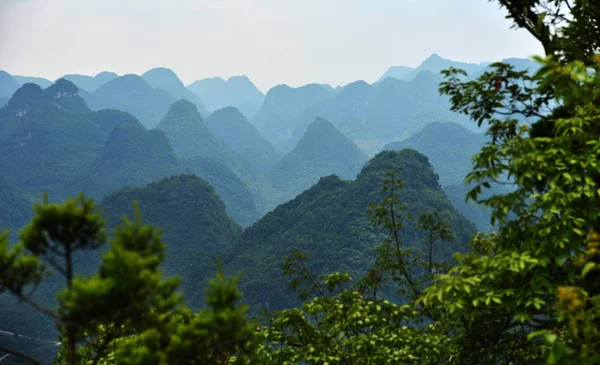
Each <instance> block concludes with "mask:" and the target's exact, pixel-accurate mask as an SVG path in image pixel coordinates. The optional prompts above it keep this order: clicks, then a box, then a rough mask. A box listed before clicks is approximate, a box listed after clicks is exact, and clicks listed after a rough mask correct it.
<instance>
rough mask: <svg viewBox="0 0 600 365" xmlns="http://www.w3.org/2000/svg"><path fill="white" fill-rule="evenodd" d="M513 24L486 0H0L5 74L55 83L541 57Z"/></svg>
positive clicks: (364, 75) (317, 73)
mask: <svg viewBox="0 0 600 365" xmlns="http://www.w3.org/2000/svg"><path fill="white" fill-rule="evenodd" d="M511 24H512V23H511V21H510V20H507V19H505V13H504V11H503V10H501V9H500V8H499V6H498V5H497V2H496V1H493V2H489V1H488V0H0V69H1V70H5V71H7V72H9V73H10V74H13V75H25V76H39V77H45V78H48V79H51V80H55V79H57V78H59V77H60V76H62V75H64V74H68V73H79V74H86V75H95V74H97V73H99V72H101V71H113V72H116V73H117V74H119V75H123V74H128V73H134V74H142V73H144V72H145V71H147V70H149V69H151V68H154V67H168V68H170V69H172V70H173V71H175V72H176V73H177V75H178V76H179V78H180V79H181V80H182V81H183V82H184V83H185V84H186V85H187V84H189V83H191V82H193V81H195V80H199V79H203V78H207V77H214V76H220V77H223V78H228V77H230V76H234V75H247V76H248V77H250V79H251V80H252V81H253V82H254V83H255V84H256V85H257V86H258V87H259V89H261V90H263V91H266V90H268V89H269V88H270V87H272V86H275V85H277V84H287V85H290V86H300V85H304V84H307V83H312V82H318V83H328V84H331V85H333V86H337V85H345V84H347V83H349V82H352V81H355V80H365V81H367V82H374V81H376V80H377V79H378V78H379V77H380V76H381V75H382V74H383V73H384V72H385V71H386V70H387V69H388V68H389V67H390V66H411V67H416V66H418V65H419V63H420V62H421V61H423V60H424V59H425V58H427V57H428V56H430V55H431V54H432V53H437V54H439V55H440V56H442V57H444V58H448V59H452V60H455V61H462V62H475V63H478V62H481V61H497V60H501V59H503V58H508V57H530V56H532V55H535V54H541V53H542V48H541V47H540V46H539V44H538V42H537V41H535V40H534V39H533V37H531V36H530V35H529V34H528V33H527V32H525V31H522V30H514V29H510V27H511Z"/></svg>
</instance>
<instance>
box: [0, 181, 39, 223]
mask: <svg viewBox="0 0 600 365" xmlns="http://www.w3.org/2000/svg"><path fill="white" fill-rule="evenodd" d="M34 201H35V199H34V198H33V196H32V195H30V194H28V193H27V192H25V191H23V190H22V189H19V188H18V187H16V186H14V185H12V184H10V183H9V182H8V181H6V180H5V179H4V178H3V177H2V176H0V232H4V230H6V229H10V230H11V231H12V232H13V233H16V232H18V231H19V230H20V229H21V228H23V227H24V226H25V224H26V223H27V222H29V219H31V216H32V214H33V210H32V206H33V203H34Z"/></svg>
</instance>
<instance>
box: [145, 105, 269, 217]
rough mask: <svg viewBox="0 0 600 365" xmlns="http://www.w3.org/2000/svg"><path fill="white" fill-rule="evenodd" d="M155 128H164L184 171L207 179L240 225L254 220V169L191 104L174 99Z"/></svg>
mask: <svg viewBox="0 0 600 365" xmlns="http://www.w3.org/2000/svg"><path fill="white" fill-rule="evenodd" d="M156 129H159V130H161V131H164V132H165V134H166V135H167V137H168V138H169V140H170V141H171V145H172V146H173V151H175V155H177V156H178V157H179V158H180V159H181V160H182V163H183V164H184V165H185V166H186V168H187V170H186V171H188V172H191V173H194V174H196V175H198V176H200V177H202V178H204V179H205V180H207V181H209V182H210V183H211V184H212V185H213V186H214V187H215V189H216V190H217V193H219V194H222V195H221V198H222V199H223V200H224V201H225V204H226V205H227V211H228V213H229V214H230V215H231V217H233V218H234V219H235V220H236V221H237V222H238V223H240V224H243V225H247V224H249V223H251V222H253V221H254V220H256V218H257V217H258V213H257V212H256V208H255V205H254V201H255V200H254V199H255V198H257V197H258V189H259V188H258V187H257V185H256V184H257V183H256V177H255V172H254V170H253V169H252V167H251V165H250V164H249V162H248V161H246V160H245V159H244V158H242V157H241V156H240V155H238V154H237V153H236V152H234V151H233V150H232V149H231V148H229V147H228V146H227V145H226V144H225V142H223V141H221V140H219V139H218V138H217V137H215V135H214V134H212V132H211V131H210V130H209V129H208V128H207V127H206V125H205V124H204V121H203V120H202V116H201V115H200V113H199V112H198V109H197V108H196V106H195V105H194V104H192V103H191V102H189V101H187V100H179V101H177V102H176V103H174V104H173V105H171V107H170V108H169V112H168V113H167V114H166V115H165V117H164V118H163V119H162V120H161V121H160V123H159V124H158V126H156ZM212 169H214V170H212ZM231 174H233V175H234V176H235V178H233V177H232V176H231ZM240 182H241V184H242V185H243V186H241V185H240ZM228 184H231V185H228ZM248 192H252V193H251V194H248ZM248 199H250V200H252V202H249V201H248Z"/></svg>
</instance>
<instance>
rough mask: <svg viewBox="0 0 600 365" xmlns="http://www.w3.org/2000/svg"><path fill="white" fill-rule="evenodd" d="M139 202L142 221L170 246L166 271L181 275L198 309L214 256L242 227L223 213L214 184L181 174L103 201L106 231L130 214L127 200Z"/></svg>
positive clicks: (234, 239)
mask: <svg viewBox="0 0 600 365" xmlns="http://www.w3.org/2000/svg"><path fill="white" fill-rule="evenodd" d="M133 201H137V202H138V203H139V207H140V211H141V213H142V215H143V217H144V221H145V222H147V223H148V224H152V225H153V226H156V227H161V231H162V237H164V239H165V240H166V241H168V242H170V243H171V244H170V245H169V247H168V248H167V250H166V255H167V256H166V260H165V261H164V265H163V268H164V272H165V274H166V275H179V276H181V277H183V278H185V280H183V283H182V284H183V285H182V289H183V292H184V293H185V297H186V299H187V302H188V304H190V305H191V306H193V307H196V308H197V307H199V305H200V301H199V298H200V299H201V298H203V296H204V292H203V290H202V288H203V287H204V286H205V285H203V284H207V283H208V281H207V280H208V278H210V277H211V276H212V274H213V273H214V272H215V270H216V267H215V265H214V264H215V261H214V258H215V257H217V256H218V254H219V253H223V252H225V251H226V250H228V249H232V248H233V245H234V244H235V243H236V242H237V240H238V238H239V236H240V235H241V233H242V229H241V228H240V226H239V225H237V224H236V223H235V222H234V221H233V220H232V219H231V218H229V216H227V214H226V213H225V205H224V204H223V202H222V201H221V199H219V197H218V196H217V195H216V194H215V191H214V190H213V188H212V187H211V186H210V185H209V184H208V183H207V182H206V181H204V180H202V179H201V178H199V177H197V176H194V175H179V176H173V177H170V178H165V179H163V180H160V181H157V182H155V183H152V184H149V185H147V186H145V187H142V188H125V189H121V190H119V191H116V192H115V193H112V194H110V195H108V196H106V197H105V198H104V199H103V200H102V205H101V209H102V213H103V216H104V217H105V218H106V226H107V228H108V229H109V230H112V229H113V228H115V227H117V226H118V225H119V224H120V223H121V220H122V218H123V217H125V216H131V214H132V212H133V206H132V204H131V202H133Z"/></svg>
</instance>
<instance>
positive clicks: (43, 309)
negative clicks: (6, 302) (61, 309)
mask: <svg viewBox="0 0 600 365" xmlns="http://www.w3.org/2000/svg"><path fill="white" fill-rule="evenodd" d="M14 294H16V296H17V298H19V299H21V300H22V301H24V302H25V303H27V304H29V305H31V306H32V307H33V308H35V309H37V310H38V311H39V312H41V313H44V314H45V315H47V316H49V317H50V318H52V319H54V320H58V319H59V318H58V315H57V314H56V313H54V312H53V311H51V310H50V309H48V308H46V307H44V306H43V305H40V304H38V303H36V302H35V301H33V299H31V298H29V297H26V296H25V295H23V293H14Z"/></svg>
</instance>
